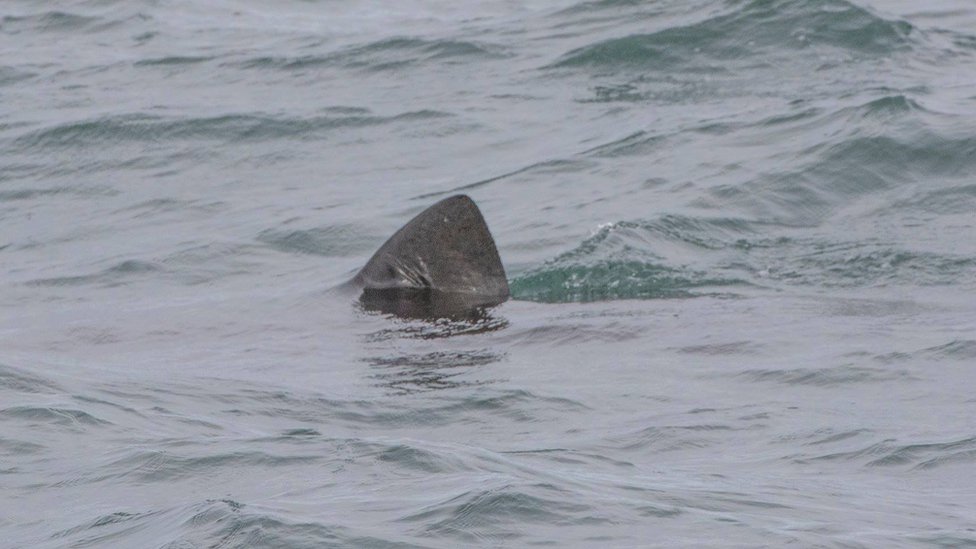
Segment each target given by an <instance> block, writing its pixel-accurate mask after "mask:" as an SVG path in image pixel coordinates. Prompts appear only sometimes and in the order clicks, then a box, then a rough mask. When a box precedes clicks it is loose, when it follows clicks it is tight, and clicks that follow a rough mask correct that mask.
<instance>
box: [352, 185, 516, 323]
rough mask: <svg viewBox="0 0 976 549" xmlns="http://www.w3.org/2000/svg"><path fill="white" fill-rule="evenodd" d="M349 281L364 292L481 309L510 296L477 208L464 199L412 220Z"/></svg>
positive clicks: (447, 202) (439, 205) (442, 204)
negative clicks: (426, 295) (446, 298)
mask: <svg viewBox="0 0 976 549" xmlns="http://www.w3.org/2000/svg"><path fill="white" fill-rule="evenodd" d="M353 282H354V283H356V284H357V285H359V286H360V287H362V288H363V289H364V290H366V291H388V290H392V291H398V290H409V291H425V292H426V291H430V292H438V293H443V294H450V295H455V296H456V295H461V296H466V299H465V300H466V301H471V302H477V301H482V302H483V304H484V305H496V304H498V303H501V302H502V301H505V300H506V299H507V298H508V296H509V290H508V280H507V279H506V278H505V269H504V267H502V262H501V258H499V257H498V250H497V248H496V247H495V241H494V240H493V239H492V237H491V233H490V232H489V231H488V225H486V224H485V219H484V218H483V217H482V216H481V211H479V210H478V206H476V205H475V203H474V201H473V200H471V199H470V198H469V197H467V196H465V195H456V196H452V197H450V198H445V199H444V200H441V201H440V202H438V203H436V204H434V205H433V206H431V207H429V208H427V209H426V210H424V211H423V212H421V213H420V214H419V215H417V216H416V217H414V218H413V219H411V220H410V221H409V222H408V223H407V224H406V225H404V226H403V227H402V228H401V229H400V230H399V231H397V232H396V233H395V234H394V235H393V236H391V237H390V239H389V240H387V241H386V243H385V244H383V245H382V246H381V247H380V249H379V250H377V251H376V253H375V254H374V255H373V257H372V258H371V259H370V260H369V262H367V263H366V266H365V267H363V268H362V270H361V271H359V274H357V275H356V277H355V278H354V279H353ZM468 298H470V299H468Z"/></svg>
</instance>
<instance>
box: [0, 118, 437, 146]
mask: <svg viewBox="0 0 976 549" xmlns="http://www.w3.org/2000/svg"><path fill="white" fill-rule="evenodd" d="M449 116H450V115H449V114H447V113H443V112H439V111H432V110H420V111H411V112H404V113H400V114H396V115H392V116H375V115H371V116H364V115H347V116H314V117H301V118H295V117H284V116H274V115H259V114H228V115H223V116H213V117H205V118H164V117H160V116H150V115H144V114H129V115H115V116H106V117H101V118H97V119H93V120H85V121H80V122H69V123H65V124H59V125H56V126H53V127H49V128H45V129H42V130H36V131H33V132H29V133H27V134H26V135H22V136H20V137H18V138H16V139H15V140H14V144H15V145H16V146H17V147H18V148H20V149H23V150H35V149H37V148H39V147H40V148H51V149H59V148H68V147H77V148H91V147H97V146H104V145H107V144H117V143H129V142H143V143H165V142H170V141H223V142H243V141H266V140H275V139H298V140H303V139H318V138H321V137H322V136H323V135H325V134H328V133H330V132H333V131H336V130H341V129H349V128H358V127H368V126H379V125H386V124H396V123H407V124H415V123H421V122H424V121H429V120H433V119H437V118H445V117H449Z"/></svg>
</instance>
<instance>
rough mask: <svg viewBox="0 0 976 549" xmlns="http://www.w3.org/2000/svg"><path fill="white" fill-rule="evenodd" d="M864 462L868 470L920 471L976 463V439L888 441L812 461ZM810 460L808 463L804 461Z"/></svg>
mask: <svg viewBox="0 0 976 549" xmlns="http://www.w3.org/2000/svg"><path fill="white" fill-rule="evenodd" d="M814 460H817V461H860V462H864V465H865V466H867V467H899V466H903V467H909V468H911V469H916V470H926V469H934V468H937V467H942V466H946V465H955V464H960V463H961V464H970V465H971V464H972V463H973V462H976V437H970V438H964V439H960V440H953V441H949V442H934V443H913V444H897V443H896V441H895V440H893V439H888V440H884V441H882V442H877V443H874V444H871V445H870V446H867V447H865V448H862V449H860V450H854V451H850V452H837V453H831V454H825V455H822V456H817V457H813V458H809V461H814ZM801 461H807V460H801Z"/></svg>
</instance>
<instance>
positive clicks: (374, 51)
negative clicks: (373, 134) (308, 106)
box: [240, 38, 509, 72]
mask: <svg viewBox="0 0 976 549" xmlns="http://www.w3.org/2000/svg"><path fill="white" fill-rule="evenodd" d="M507 57H509V54H508V53H507V52H506V51H505V50H504V49H503V48H502V47H500V46H498V45H494V44H486V43H479V42H471V41H463V40H424V39H420V38H389V39H384V40H380V41H377V42H372V43H369V44H366V45H362V46H355V47H351V48H348V49H344V50H340V51H337V52H331V53H327V54H322V55H304V56H300V57H257V58H253V59H249V60H246V61H244V62H242V63H241V64H240V65H241V67H243V68H250V69H278V70H288V71H295V70H306V69H310V68H316V67H343V68H347V69H360V70H366V71H370V72H384V71H396V70H403V69H405V68H409V67H410V66H415V65H421V64H424V63H443V64H458V63H467V62H470V61H472V60H491V59H504V58H507Z"/></svg>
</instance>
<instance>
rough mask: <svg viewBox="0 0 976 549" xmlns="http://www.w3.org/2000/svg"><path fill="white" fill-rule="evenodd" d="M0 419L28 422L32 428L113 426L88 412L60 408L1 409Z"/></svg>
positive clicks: (19, 407) (14, 407) (15, 407)
mask: <svg viewBox="0 0 976 549" xmlns="http://www.w3.org/2000/svg"><path fill="white" fill-rule="evenodd" d="M0 419H3V420H7V421H17V422H27V423H29V424H30V425H32V426H35V427H36V426H41V425H57V426H60V427H72V428H82V429H84V428H88V427H100V426H103V425H111V424H112V423H111V422H110V421H106V420H104V419H99V418H97V417H95V416H93V415H91V414H89V413H88V412H85V411H83V410H77V409H73V408H63V407H58V406H29V405H24V406H12V407H10V408H2V409H0Z"/></svg>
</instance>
